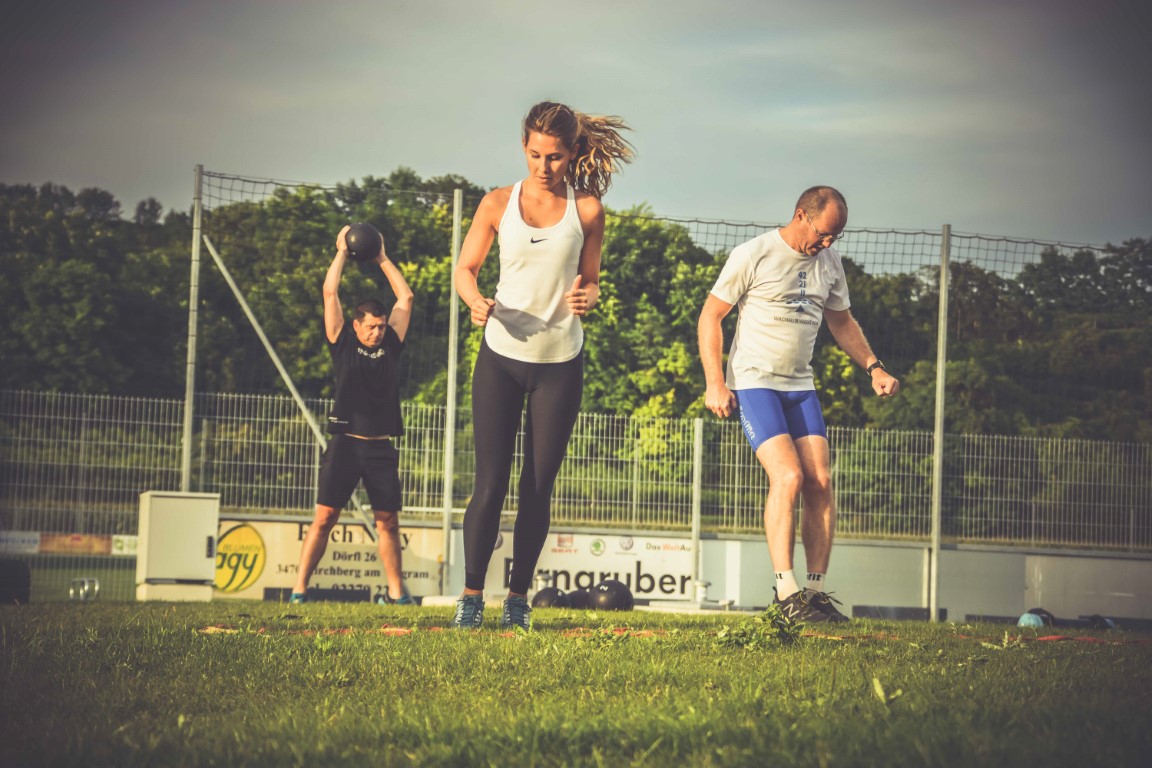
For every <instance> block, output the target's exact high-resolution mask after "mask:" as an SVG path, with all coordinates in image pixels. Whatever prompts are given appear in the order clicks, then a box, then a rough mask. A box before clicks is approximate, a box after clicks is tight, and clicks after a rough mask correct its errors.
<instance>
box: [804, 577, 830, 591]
mask: <svg viewBox="0 0 1152 768" xmlns="http://www.w3.org/2000/svg"><path fill="white" fill-rule="evenodd" d="M808 589H810V590H812V591H813V592H827V590H826V589H824V574H822V573H810V574H808Z"/></svg>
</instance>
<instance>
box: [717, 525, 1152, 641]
mask: <svg viewBox="0 0 1152 768" xmlns="http://www.w3.org/2000/svg"><path fill="white" fill-rule="evenodd" d="M701 550H702V566H703V567H702V576H703V578H705V579H707V580H708V581H711V582H712V585H711V586H710V587H709V588H708V596H709V598H711V599H731V600H734V601H735V602H736V604H737V605H742V606H764V605H767V604H768V603H769V602H770V601H771V600H772V586H773V576H772V564H771V561H770V560H769V558H768V546H767V544H765V543H764V541H763V539H761V538H759V537H757V538H751V537H741V538H729V539H720V538H717V539H706V540H704V541H703V542H702V543H701ZM805 567H806V566H805V563H804V553H803V547H802V546H800V545H799V543H797V546H796V562H795V570H796V574H797V578H798V580H800V581H801V583H803V579H804V574H805V572H806V571H805ZM928 567H929V553H928V548H927V546H925V545H924V544H922V543H918V542H907V543H905V542H881V541H876V542H873V541H866V542H865V541H840V542H837V543H836V546H835V548H834V549H833V551H832V564H831V567H830V568H829V573H828V576H827V582H826V583H827V589H828V591H830V592H833V593H834V595H835V597H836V598H837V599H839V600H840V601H841V602H842V603H843V604H844V605H843V607H842V608H841V610H843V611H844V612H845V613H847V614H850V613H851V610H852V608H853V607H854V606H888V607H899V608H925V609H926V608H927V607H928V603H929V599H928V597H929V596H928ZM939 578H940V592H939V607H940V608H942V609H945V610H947V618H948V619H949V620H952V621H963V620H964V619H965V618H966V617H967V616H1019V615H1020V614H1022V613H1024V612H1025V611H1027V610H1029V609H1031V608H1044V609H1045V610H1048V611H1050V612H1051V613H1053V614H1054V615H1056V616H1058V617H1060V618H1079V617H1080V616H1091V615H1093V614H1100V615H1103V616H1108V617H1112V618H1133V619H1152V556H1147V555H1125V554H1119V553H1117V554H1109V555H1105V554H1103V553H1100V552H1083V551H1051V550H1047V551H1028V550H1023V549H1016V548H993V547H976V546H972V547H956V546H950V547H948V548H945V549H944V550H943V552H941V555H940V569H939Z"/></svg>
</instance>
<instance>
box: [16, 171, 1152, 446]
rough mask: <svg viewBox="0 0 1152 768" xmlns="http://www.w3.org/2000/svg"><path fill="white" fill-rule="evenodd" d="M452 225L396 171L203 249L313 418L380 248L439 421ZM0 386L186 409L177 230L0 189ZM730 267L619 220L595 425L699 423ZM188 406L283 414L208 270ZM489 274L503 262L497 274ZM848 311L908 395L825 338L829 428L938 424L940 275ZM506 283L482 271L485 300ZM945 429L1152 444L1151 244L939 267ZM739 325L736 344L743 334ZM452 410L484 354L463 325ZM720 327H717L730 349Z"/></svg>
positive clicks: (415, 370) (466, 186)
mask: <svg viewBox="0 0 1152 768" xmlns="http://www.w3.org/2000/svg"><path fill="white" fill-rule="evenodd" d="M457 188H459V189H462V190H464V196H465V221H464V226H465V228H467V226H468V223H469V222H468V219H467V216H468V215H469V214H470V213H471V211H473V210H475V207H476V204H477V203H478V202H479V200H480V198H481V196H482V195H483V194H484V192H485V190H484V189H483V188H481V187H478V186H476V185H474V184H472V183H471V182H469V181H468V180H467V179H464V178H462V177H459V176H455V175H449V176H442V177H436V178H431V179H422V178H421V177H420V176H419V175H418V174H416V173H415V172H414V171H412V170H411V169H407V168H399V169H397V170H396V171H394V172H392V173H391V174H389V175H388V176H387V177H380V178H374V177H367V178H364V179H362V180H361V181H359V182H348V183H346V184H340V185H337V186H336V187H333V188H317V187H308V186H300V187H295V188H278V189H277V190H276V191H275V193H274V194H272V195H271V196H269V197H267V198H266V199H264V200H260V201H237V202H232V203H227V204H223V205H219V206H217V207H215V208H214V209H212V210H211V211H209V212H208V213H206V215H205V232H207V233H208V234H209V236H210V237H211V239H212V241H213V243H214V245H215V246H216V248H217V250H218V251H219V252H220V254H221V256H222V258H223V259H224V260H225V262H226V263H227V266H228V268H229V270H230V271H231V273H232V274H233V276H234V277H235V279H236V281H237V283H238V284H239V285H240V287H241V289H242V290H243V291H244V294H245V297H246V299H247V301H248V303H249V304H250V306H251V307H252V309H253V312H254V313H255V315H256V316H257V317H258V318H259V319H260V322H261V324H262V325H263V327H264V329H265V331H266V332H267V334H268V336H269V338H270V339H271V341H272V343H273V344H274V345H275V347H276V349H277V351H278V354H279V356H280V357H281V359H282V360H283V362H284V364H285V366H286V368H287V369H288V371H289V373H290V375H291V376H292V377H293V380H294V381H295V383H296V386H297V387H298V388H299V389H300V390H301V392H302V393H303V394H304V395H305V396H314V397H324V396H329V395H330V394H331V388H332V380H331V377H332V372H331V363H330V360H329V357H328V354H327V351H326V348H325V345H324V339H323V328H322V323H321V303H320V285H321V283H322V281H323V278H324V273H325V271H326V270H327V267H328V264H329V263H330V262H331V258H332V253H333V249H334V238H335V234H336V232H337V231H338V230H339V229H340V227H341V226H343V225H344V224H346V223H348V222H350V221H354V220H364V221H371V222H373V223H374V224H376V225H377V226H378V227H379V228H380V229H381V231H382V232H383V234H384V237H385V240H386V243H387V247H388V250H389V253H390V254H391V255H392V256H393V258H394V259H395V260H396V261H397V263H398V264H400V266H401V269H402V270H403V271H404V273H405V276H406V277H407V279H408V281H409V283H410V284H411V285H412V287H413V289H414V290H415V292H416V296H417V305H416V310H415V315H414V317H413V324H412V332H411V334H410V343H409V345H408V349H407V350H406V352H405V355H404V359H403V370H402V386H403V388H404V393H405V397H406V398H409V399H411V400H414V401H418V402H427V403H437V404H440V403H443V402H444V401H445V397H446V393H447V389H448V387H449V382H448V381H447V367H446V349H447V343H448V342H447V339H448V310H449V303H450V302H453V301H458V300H457V298H456V296H455V292H454V290H453V288H452V281H451V256H450V249H451V237H452V210H451V192H452V190H453V189H457ZM0 213H2V215H0V314H2V316H3V321H4V327H5V329H6V333H4V334H3V335H0V358H2V359H3V365H2V366H0V388H3V389H29V390H57V391H66V392H84V393H109V394H123V395H140V396H159V397H179V396H181V395H182V393H183V390H184V369H185V355H186V346H185V344H186V333H187V323H188V292H189V291H188V281H189V249H190V245H191V240H192V221H191V216H190V214H189V213H186V212H181V211H176V210H172V211H169V212H168V213H167V214H165V213H164V210H163V206H161V205H160V203H159V202H157V201H156V200H154V199H148V200H145V201H142V202H140V203H139V204H138V205H137V206H136V207H135V209H134V210H133V211H132V212H131V214H128V213H126V212H125V211H124V210H123V209H122V208H121V205H120V203H119V202H118V201H117V200H116V199H115V198H114V196H113V195H112V194H111V193H109V192H107V191H104V190H100V189H83V190H80V191H79V192H72V191H71V190H69V189H67V188H65V187H62V186H59V185H55V184H44V185H42V186H39V187H35V186H32V185H0ZM726 257H727V254H726V253H722V252H721V253H711V252H709V251H707V250H705V249H704V248H701V247H700V246H699V245H697V244H696V243H694V242H693V240H692V238H691V236H690V233H689V231H688V230H687V229H686V228H685V227H684V226H682V225H680V224H677V223H675V222H669V221H664V220H661V219H658V218H656V217H655V216H654V215H653V214H652V212H651V211H650V210H648V209H647V208H646V207H644V206H638V207H634V208H631V209H628V210H624V211H612V210H609V212H608V217H607V225H606V231H605V243H604V252H603V273H602V282H601V300H600V303H599V304H598V306H597V307H596V309H595V310H594V311H593V313H592V314H591V316H590V317H589V318H588V321H587V322H586V323H585V331H586V338H587V345H586V350H587V358H586V374H585V396H584V409H585V410H587V411H597V412H610V413H617V414H630V415H637V416H652V417H671V418H680V417H684V416H702V415H705V414H706V411H705V409H704V408H703V403H702V394H703V391H704V381H703V374H702V371H701V370H700V365H699V362H698V359H697V355H696V317H697V314H698V312H699V310H700V307H701V306H702V304H703V301H704V299H705V297H706V296H707V293H708V290H709V289H710V287H711V285H712V284H713V282H714V281H715V279H716V276H717V275H718V274H719V270H720V268H721V266H722V265H723V262H724V259H725V258H726ZM202 258H203V261H204V263H203V265H202V271H201V281H200V307H199V325H198V345H197V357H198V376H199V379H198V381H197V389H198V390H200V391H212V392H240V393H277V394H279V393H283V392H284V391H285V390H284V387H283V384H282V383H281V382H280V380H279V378H278V376H277V375H276V373H275V370H274V368H273V367H272V365H271V364H270V363H269V362H268V359H267V355H266V353H265V351H264V349H263V347H262V346H261V344H260V342H259V340H258V339H257V337H256V335H255V334H254V332H253V331H252V330H251V328H250V326H249V325H248V322H247V320H246V319H245V317H244V315H243V313H242V311H241V310H240V308H239V306H238V304H237V303H236V301H235V299H234V298H233V296H232V294H231V292H230V291H229V289H228V287H227V286H226V284H225V283H224V281H223V279H221V277H220V275H219V273H218V271H217V270H216V268H215V266H214V265H213V264H212V263H211V260H210V259H209V258H208V255H207V253H206V252H205V253H204V254H203V256H202ZM489 258H490V260H493V261H494V260H495V259H496V255H495V254H493V255H491V256H490V257H489ZM845 268H846V270H847V273H848V280H849V287H850V290H851V296H852V311H853V313H854V314H855V315H856V316H857V318H858V319H859V320H860V322H861V325H862V326H863V328H864V329H865V332H866V333H867V334H868V335H869V338H870V339H871V340H872V342H873V346H874V347H875V348H876V351H877V353H878V354H880V355H881V357H883V358H884V359H885V361H886V362H887V364H888V366H889V368H890V369H891V370H893V371H895V372H896V373H897V375H898V376H900V377H901V378H902V380H903V381H904V385H905V386H904V390H903V392H902V393H901V396H900V398H899V399H898V400H897V401H894V402H880V401H878V400H877V399H876V398H874V397H873V396H872V395H871V391H870V388H869V386H868V382H867V378H866V377H865V376H863V374H862V373H861V371H860V370H859V369H858V368H857V367H856V366H854V365H853V364H851V362H850V361H849V360H848V359H847V357H846V356H845V355H844V354H843V353H842V352H841V351H840V350H839V348H838V347H836V345H835V343H834V342H833V341H832V340H831V338H830V336H829V335H828V333H827V331H826V330H824V331H822V332H821V335H820V337H819V339H818V342H817V352H816V356H815V360H814V363H813V365H814V368H815V371H816V379H817V389H818V391H819V392H820V396H821V400H822V403H823V405H824V408H825V414H826V417H827V420H828V422H829V423H830V424H832V425H836V426H847V427H870V428H882V429H916V430H919V429H931V428H932V424H933V414H934V408H935V381H936V324H937V311H938V309H937V308H938V296H939V281H938V275H937V274H936V272H935V270H933V269H928V268H925V269H923V270H917V271H911V272H903V273H884V274H869V273H867V272H865V271H864V270H863V269H861V268H860V267H859V266H857V265H856V264H855V263H853V262H852V260H851V259H850V258H847V257H845ZM497 273H498V270H497V269H496V265H495V263H492V264H490V265H488V266H487V267H486V268H485V269H484V270H483V271H482V272H481V284H482V287H483V289H484V290H486V291H488V292H489V295H491V292H492V291H493V290H494V288H495V283H496V279H497ZM950 282H951V290H950V294H949V314H948V337H949V340H948V345H949V346H948V358H949V362H948V364H947V370H946V376H947V382H948V390H947V391H948V399H947V411H946V429H947V431H949V432H956V433H971V434H1005V435H1035V436H1056V437H1069V438H1072V437H1075V438H1088V439H1105V440H1120V441H1137V442H1152V418H1149V417H1150V416H1152V413H1150V410H1152V312H1150V311H1149V310H1150V307H1152V301H1150V295H1152V243H1150V242H1149V240H1146V239H1133V240H1128V241H1126V242H1124V243H1123V244H1122V245H1107V246H1105V247H1104V248H1103V249H1102V252H1101V253H1096V252H1094V251H1091V250H1081V251H1072V252H1068V251H1065V250H1061V249H1059V248H1056V247H1048V248H1046V249H1045V250H1044V251H1043V252H1042V253H1041V254H1040V257H1039V260H1038V261H1036V262H1034V263H1029V264H1027V265H1025V266H1023V268H1022V269H1021V270H1020V271H1019V273H1018V274H1015V275H1001V274H997V273H996V272H994V271H990V270H987V269H984V268H982V267H980V266H978V265H976V264H973V263H971V262H963V261H961V262H954V263H952V264H951V275H950ZM341 295H342V298H343V299H344V304H345V308H346V309H349V308H350V305H351V303H352V301H353V300H354V299H355V298H357V297H360V296H380V297H382V298H388V291H387V286H386V283H385V282H384V281H383V279H382V277H381V276H379V275H374V274H372V273H371V272H370V271H368V270H365V269H362V268H360V267H357V266H355V265H350V267H349V269H348V271H347V272H346V277H345V281H344V284H343V286H342V293H341ZM734 314H735V313H733V317H732V318H729V324H730V323H731V321H732V320H733V319H734ZM459 318H460V322H461V334H460V336H461V339H462V342H461V348H460V353H461V354H460V367H461V370H462V371H463V373H462V374H461V376H460V381H459V387H458V390H459V393H460V398H461V405H463V406H466V405H467V404H468V387H467V371H469V370H470V364H471V361H472V360H473V359H474V356H475V353H476V350H477V348H478V344H479V338H480V334H479V332H478V331H474V330H473V329H472V328H471V326H470V325H469V324H468V321H467V313H466V312H464V311H461V312H460V313H459ZM730 330H731V328H730V327H729V331H730Z"/></svg>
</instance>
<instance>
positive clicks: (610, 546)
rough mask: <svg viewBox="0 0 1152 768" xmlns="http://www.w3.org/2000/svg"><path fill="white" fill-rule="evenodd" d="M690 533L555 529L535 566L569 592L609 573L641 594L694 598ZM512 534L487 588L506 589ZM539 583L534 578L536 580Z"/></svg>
mask: <svg viewBox="0 0 1152 768" xmlns="http://www.w3.org/2000/svg"><path fill="white" fill-rule="evenodd" d="M695 556H696V553H695V552H694V551H693V547H692V541H691V540H690V539H676V538H663V537H657V536H627V535H612V534H590V533H552V534H549V536H548V541H547V543H545V545H544V551H543V552H542V553H541V554H540V561H539V563H538V564H537V566H536V572H537V573H538V574H539V573H541V572H544V573H547V574H549V575H550V576H551V577H552V578H551V582H550V584H551V586H553V587H559V588H560V589H562V590H564V591H565V592H571V591H573V590H576V589H591V588H592V587H594V586H596V585H597V584H599V583H600V582H601V581H603V580H605V579H616V580H617V581H621V582H623V583H624V584H625V585H626V586H627V587H628V589H630V590H631V591H632V596H633V597H634V598H635V599H637V600H690V599H692V598H693V597H694V596H695V587H694V585H693V584H692V563H693V558H694V557H695ZM511 567H512V536H511V534H509V533H508V532H507V531H502V532H501V534H500V536H499V538H497V540H496V549H495V551H494V552H493V555H492V561H491V564H490V565H489V566H488V577H487V581H486V583H485V585H484V591H485V592H486V593H487V594H490V595H499V594H501V593H504V592H506V591H507V590H508V575H509V573H510V569H511ZM532 588H533V589H535V588H536V584H535V583H533V584H532Z"/></svg>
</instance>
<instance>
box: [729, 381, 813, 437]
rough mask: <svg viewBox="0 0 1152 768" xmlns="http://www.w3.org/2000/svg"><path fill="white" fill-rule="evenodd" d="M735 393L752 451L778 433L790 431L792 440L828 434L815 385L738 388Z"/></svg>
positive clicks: (742, 424) (742, 425) (782, 433)
mask: <svg viewBox="0 0 1152 768" xmlns="http://www.w3.org/2000/svg"><path fill="white" fill-rule="evenodd" d="M734 394H735V395H736V402H737V404H738V405H739V406H740V426H741V427H743V429H744V436H745V437H746V438H748V442H749V443H750V444H751V445H752V450H753V451H755V450H757V449H759V448H760V446H761V445H763V444H764V441H765V440H769V439H770V438H773V437H776V436H777V435H791V436H792V439H793V440H796V439H798V438H801V437H807V436H809V435H818V436H819V437H823V438H827V437H828V428H827V427H825V426H824V411H823V410H822V409H821V408H820V398H818V397H817V396H816V390H814V389H808V390H804V391H803V392H780V391H778V390H775V389H738V390H736V391H735V393H734Z"/></svg>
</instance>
